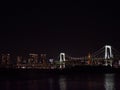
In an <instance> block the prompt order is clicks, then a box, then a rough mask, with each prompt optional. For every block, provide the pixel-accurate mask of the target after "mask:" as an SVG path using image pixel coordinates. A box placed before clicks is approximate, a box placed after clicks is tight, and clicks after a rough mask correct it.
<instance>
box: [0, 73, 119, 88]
mask: <svg viewBox="0 0 120 90" xmlns="http://www.w3.org/2000/svg"><path fill="white" fill-rule="evenodd" d="M0 78H1V79H0V90H120V74H85V73H84V74H79V75H40V76H39V77H38V76H37V77H36V78H29V79H26V78H16V79H14V78H9V79H2V77H0Z"/></svg>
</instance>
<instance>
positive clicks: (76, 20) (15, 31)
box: [0, 1, 120, 56]
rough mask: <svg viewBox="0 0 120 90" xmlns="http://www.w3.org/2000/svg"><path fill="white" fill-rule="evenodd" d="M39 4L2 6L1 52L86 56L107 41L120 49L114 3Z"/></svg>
mask: <svg viewBox="0 0 120 90" xmlns="http://www.w3.org/2000/svg"><path fill="white" fill-rule="evenodd" d="M37 5H38V6H39V7H37V8H33V7H34V6H35V5H33V4H32V3H31V4H30V5H29V4H24V5H23V7H22V8H17V7H16V6H17V5H16V6H15V7H9V6H4V7H2V8H1V14H0V52H10V53H25V52H35V53H48V54H49V55H55V56H56V55H58V54H59V53H60V52H65V53H67V54H69V55H72V56H82V55H86V54H88V52H94V51H96V50H98V49H99V48H101V47H103V46H104V45H106V44H110V45H112V46H113V47H114V48H117V49H119V48H120V38H119V35H120V33H119V29H120V27H119V26H120V25H119V21H120V17H119V15H118V8H117V7H115V5H114V4H113V2H110V1H109V2H97V1H82V2H73V1H66V2H50V1H49V2H41V3H38V4H37Z"/></svg>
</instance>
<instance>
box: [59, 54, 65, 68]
mask: <svg viewBox="0 0 120 90" xmlns="http://www.w3.org/2000/svg"><path fill="white" fill-rule="evenodd" d="M60 68H65V53H60Z"/></svg>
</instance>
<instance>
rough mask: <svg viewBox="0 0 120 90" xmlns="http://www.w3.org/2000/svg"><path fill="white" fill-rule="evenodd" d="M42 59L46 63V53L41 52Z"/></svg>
mask: <svg viewBox="0 0 120 90" xmlns="http://www.w3.org/2000/svg"><path fill="white" fill-rule="evenodd" d="M40 56H41V61H42V64H46V63H47V62H46V54H41V55H40Z"/></svg>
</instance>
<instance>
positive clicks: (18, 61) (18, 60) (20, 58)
mask: <svg viewBox="0 0 120 90" xmlns="http://www.w3.org/2000/svg"><path fill="white" fill-rule="evenodd" d="M21 63H22V56H17V64H21Z"/></svg>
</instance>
